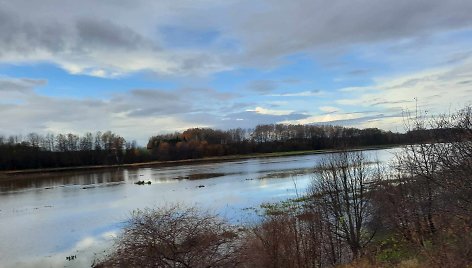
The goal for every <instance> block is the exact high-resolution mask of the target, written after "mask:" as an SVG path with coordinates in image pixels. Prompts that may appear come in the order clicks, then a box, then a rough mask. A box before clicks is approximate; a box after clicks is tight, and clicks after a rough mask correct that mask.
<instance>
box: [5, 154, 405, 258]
mask: <svg viewBox="0 0 472 268" xmlns="http://www.w3.org/2000/svg"><path fill="white" fill-rule="evenodd" d="M395 150H397V149H389V150H376V151H368V155H370V156H371V157H373V158H378V159H379V160H380V161H387V160H389V159H391V158H392V153H393V152H394V151H395ZM321 157H322V155H303V156H290V157H276V158H255V159H248V160H240V161H231V162H221V163H212V164H192V165H182V166H174V167H155V168H153V167H151V168H116V169H110V170H94V171H77V172H61V173H52V174H51V175H48V176H39V175H34V174H32V175H30V176H28V177H26V178H22V179H16V180H11V181H3V182H0V266H1V267H89V266H90V264H91V263H92V261H93V259H95V257H96V256H101V255H103V254H104V253H103V251H104V250H105V249H106V248H108V247H109V246H110V244H111V243H112V241H113V237H114V236H116V234H117V232H119V230H120V228H121V227H122V226H123V224H124V222H125V221H126V219H127V218H128V217H129V215H130V211H132V210H134V209H142V208H146V207H156V206H163V205H166V204H174V203H181V204H184V205H191V206H199V207H202V208H204V209H210V210H213V211H215V212H217V213H219V214H221V215H222V216H224V217H227V218H229V220H230V221H232V222H235V223H237V222H245V221H250V220H251V219H252V217H254V215H251V214H250V213H249V212H248V211H251V210H247V209H245V208H249V207H258V206H259V205H260V204H261V203H263V202H275V201H279V200H283V199H287V198H290V197H296V196H297V195H301V194H304V193H305V191H306V188H307V187H308V185H309V184H310V182H311V180H312V179H313V173H312V170H313V167H314V165H315V164H316V162H317V160H319V159H320V158H321ZM137 181H146V182H147V181H151V184H150V185H147V184H146V185H136V184H135V182H137ZM71 255H76V256H77V258H76V259H75V260H73V261H67V260H66V257H67V256H71Z"/></svg>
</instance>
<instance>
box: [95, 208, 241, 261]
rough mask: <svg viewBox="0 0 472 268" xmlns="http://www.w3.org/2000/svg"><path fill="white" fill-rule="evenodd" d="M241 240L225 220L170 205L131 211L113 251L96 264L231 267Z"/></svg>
mask: <svg viewBox="0 0 472 268" xmlns="http://www.w3.org/2000/svg"><path fill="white" fill-rule="evenodd" d="M239 247H240V240H239V239H238V234H237V232H236V229H235V228H233V227H231V226H230V225H229V224H228V223H227V222H225V221H224V220H222V219H220V218H218V217H217V216H215V215H212V214H210V213H207V212H201V211H199V210H197V209H195V208H182V207H179V206H172V207H167V208H158V209H146V210H138V211H135V212H134V213H133V214H132V217H131V219H130V221H129V224H128V226H127V227H126V228H125V229H124V233H123V234H122V235H121V237H120V238H119V239H118V240H117V243H116V251H115V252H114V253H113V254H112V255H111V256H110V257H109V258H108V259H106V260H104V261H103V262H101V263H100V264H97V265H96V266H95V267H234V266H236V265H237V264H238V260H237V251H238V250H239Z"/></svg>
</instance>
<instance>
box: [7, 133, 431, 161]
mask: <svg viewBox="0 0 472 268" xmlns="http://www.w3.org/2000/svg"><path fill="white" fill-rule="evenodd" d="M431 131H432V130H412V131H409V132H407V133H406V134H402V133H393V132H390V131H383V130H380V129H378V128H367V129H357V128H347V127H340V126H331V125H284V124H271V125H258V126H257V127H255V128H254V129H242V128H236V129H229V130H218V129H211V128H190V129H188V130H185V131H184V132H175V133H172V134H164V135H157V136H153V137H151V138H150V139H149V142H148V144H147V148H143V147H138V146H137V144H136V142H135V141H126V140H125V139H124V138H123V137H121V136H120V135H118V134H116V133H113V132H111V131H106V132H103V133H102V132H96V133H85V134H84V135H82V136H79V135H76V134H71V133H69V134H57V135H54V134H46V135H41V134H37V133H30V134H28V135H26V136H21V135H16V136H9V137H4V136H0V170H20V169H35V168H57V167H74V166H87V165H113V164H129V163H138V162H146V161H168V160H182V159H197V158H202V157H210V156H225V155H236V154H251V153H268V152H283V151H300V150H320V149H334V148H353V147H363V146H378V145H392V144H408V143H418V142H425V141H427V140H428V139H429V137H431V135H430V132H431Z"/></svg>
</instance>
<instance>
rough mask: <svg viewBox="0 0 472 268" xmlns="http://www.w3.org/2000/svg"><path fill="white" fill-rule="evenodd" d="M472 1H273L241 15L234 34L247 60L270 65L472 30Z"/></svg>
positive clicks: (253, 7)
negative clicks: (334, 50)
mask: <svg viewBox="0 0 472 268" xmlns="http://www.w3.org/2000/svg"><path fill="white" fill-rule="evenodd" d="M471 8H472V2H468V1H462V0H452V1H447V2H444V1H441V0H432V1H422V0H414V1H395V2H392V1H388V0H380V1H372V0H359V1H334V2H333V1H328V0H315V1H312V0H303V1H283V0H278V1H270V2H263V3H259V4H258V5H251V9H250V10H249V9H248V10H245V12H240V13H239V14H244V15H238V16H240V17H241V19H240V20H239V21H240V24H239V25H238V26H239V27H238V28H237V29H236V33H237V36H238V38H239V39H241V40H242V43H243V44H244V45H245V47H246V48H247V53H246V58H245V60H247V61H250V62H256V63H257V62H261V63H264V62H268V61H269V62H270V61H274V59H277V58H279V57H281V56H285V55H291V54H293V53H297V52H310V51H312V50H313V49H327V48H328V47H331V48H332V47H333V46H334V47H335V48H340V47H349V46H351V45H354V44H361V43H373V42H384V41H392V40H394V41H396V40H401V39H405V38H411V37H416V36H419V35H428V34H433V33H437V32H441V31H448V30H451V29H463V28H467V27H470V26H471V25H472V14H471V13H470V12H468V10H470V9H471Z"/></svg>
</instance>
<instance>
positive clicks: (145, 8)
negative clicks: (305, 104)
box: [0, 0, 472, 91]
mask: <svg viewBox="0 0 472 268" xmlns="http://www.w3.org/2000/svg"><path fill="white" fill-rule="evenodd" d="M471 9H472V2H470V1H463V0H450V1H447V2H445V1H442V0H431V1H423V0H412V1H411V0H410V1H405V0H402V1H394V2H392V1H388V0H358V1H334V2H333V1H327V0H314V1H313V0H301V1H283V0H270V1H269V0H264V1H260V2H258V3H257V4H254V2H253V1H249V0H231V1H216V0H204V1H190V0H183V1H178V2H176V1H151V0H139V1H128V0H121V1H100V2H97V1H93V0H84V1H76V2H72V1H59V0H46V1H26V0H17V1H9V2H5V1H4V2H2V3H1V4H0V62H3V63H31V62H44V61H45V62H51V63H54V64H57V65H58V66H61V67H62V68H64V69H65V70H67V71H69V72H71V73H74V74H87V75H92V76H99V77H115V76H121V75H124V74H127V73H130V72H139V71H149V72H153V73H156V74H159V75H180V76H182V75H183V76H186V75H208V74H212V73H215V72H220V71H224V70H233V69H235V68H238V67H241V66H265V65H273V64H274V63H277V64H280V63H281V61H280V60H281V59H282V58H284V57H285V56H288V55H296V54H298V55H299V54H301V53H313V52H316V53H318V54H327V53H326V50H341V51H342V50H344V49H348V48H349V47H352V46H353V45H356V44H366V43H378V42H389V43H395V42H400V41H401V40H404V39H408V38H416V37H417V36H428V35H433V34H436V33H441V32H446V31H458V30H464V29H470V27H471V26H472V14H471V13H470V12H469V10H471ZM223 14H224V15H223ZM163 29H164V30H163ZM165 29H167V30H165ZM169 29H170V30H169ZM328 48H329V49H328ZM335 54H336V53H335ZM336 55H339V53H337V54H336ZM362 72H364V69H355V70H353V71H351V74H353V75H355V74H359V73H362ZM270 87H271V86H270V85H269V86H267V85H266V86H264V85H262V86H261V87H260V89H261V90H263V91H264V90H265V91H270ZM256 88H257V86H256Z"/></svg>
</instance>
